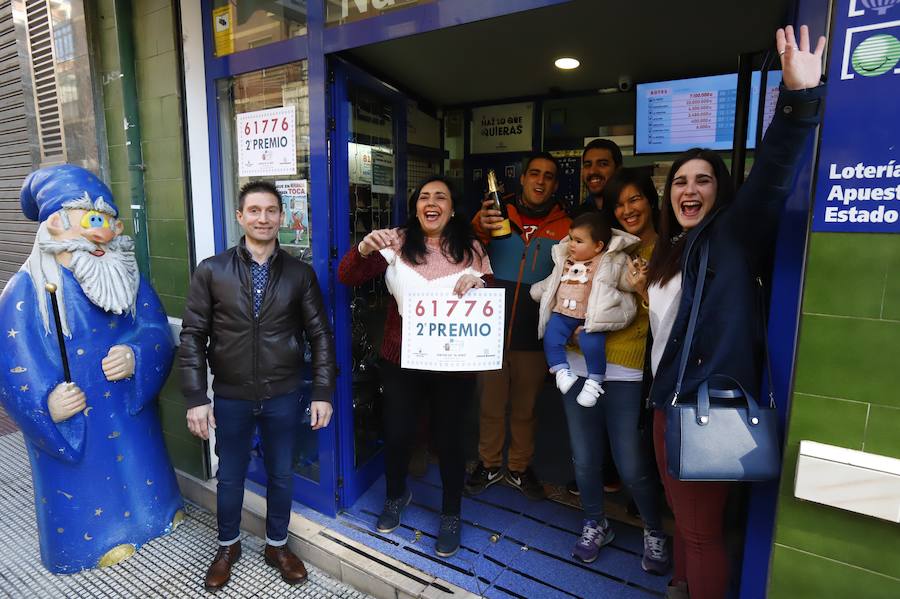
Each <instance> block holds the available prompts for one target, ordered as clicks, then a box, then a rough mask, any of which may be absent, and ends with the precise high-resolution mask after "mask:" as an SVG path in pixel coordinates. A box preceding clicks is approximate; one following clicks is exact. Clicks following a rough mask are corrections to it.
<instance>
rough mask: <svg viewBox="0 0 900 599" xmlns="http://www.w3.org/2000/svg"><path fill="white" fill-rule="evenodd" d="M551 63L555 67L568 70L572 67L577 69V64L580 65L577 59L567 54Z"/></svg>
mask: <svg viewBox="0 0 900 599" xmlns="http://www.w3.org/2000/svg"><path fill="white" fill-rule="evenodd" d="M553 64H555V65H556V68H557V69H562V70H564V71H570V70H572V69H577V68H578V67H579V66H581V63H580V62H578V59H576V58H570V57H568V56H566V57H563V58H557V59H556V62H554V63H553Z"/></svg>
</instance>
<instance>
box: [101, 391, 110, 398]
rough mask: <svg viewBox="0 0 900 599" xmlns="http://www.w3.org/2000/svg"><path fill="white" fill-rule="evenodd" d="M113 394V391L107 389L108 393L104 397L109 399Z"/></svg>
mask: <svg viewBox="0 0 900 599" xmlns="http://www.w3.org/2000/svg"><path fill="white" fill-rule="evenodd" d="M111 395H112V393H110V392H109V391H107V392H106V393H104V394H103V397H105V398H106V399H109V398H110V396H111Z"/></svg>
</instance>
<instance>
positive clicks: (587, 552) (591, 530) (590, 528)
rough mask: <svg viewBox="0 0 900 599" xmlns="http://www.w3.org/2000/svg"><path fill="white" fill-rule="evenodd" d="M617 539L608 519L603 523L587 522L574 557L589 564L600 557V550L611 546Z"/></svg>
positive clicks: (573, 553) (576, 544)
mask: <svg viewBox="0 0 900 599" xmlns="http://www.w3.org/2000/svg"><path fill="white" fill-rule="evenodd" d="M614 538H616V533H614V532H613V530H612V528H610V527H609V522H607V520H606V518H604V519H603V521H602V522H597V521H596V520H585V521H584V527H583V528H582V529H581V538H580V539H578V542H577V543H575V549H573V550H572V557H574V558H575V559H577V560H578V561H581V562H584V563H585V564H589V563H591V562H592V561H594V560H595V559H597V556H598V555H600V548H601V547H603V546H605V545H609V544H610V543H611V542H612V540H613V539H614Z"/></svg>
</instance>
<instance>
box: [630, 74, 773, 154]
mask: <svg viewBox="0 0 900 599" xmlns="http://www.w3.org/2000/svg"><path fill="white" fill-rule="evenodd" d="M780 82H781V71H769V72H768V73H767V75H766V93H765V96H764V98H765V100H764V101H765V105H764V109H765V111H764V113H763V132H765V128H766V127H768V126H769V123H770V122H771V121H772V115H773V113H774V110H775V103H776V102H777V100H778V84H779V83H780ZM759 83H760V73H759V71H754V72H753V76H752V79H751V90H750V119H749V123H748V127H747V148H754V147H756V129H757V121H758V109H759V100H760V97H761V96H760V90H759ZM636 95H637V119H636V121H637V122H636V123H635V134H634V150H635V153H636V154H660V153H672V152H682V151H684V150H687V149H689V148H694V147H702V148H712V149H714V150H730V149H731V146H732V145H733V141H734V103H735V99H736V97H737V74H736V73H732V74H730V75H712V76H709V77H695V78H693V79H677V80H673V81H660V82H657V83H639V84H638V85H637V87H636Z"/></svg>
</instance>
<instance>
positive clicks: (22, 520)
mask: <svg viewBox="0 0 900 599" xmlns="http://www.w3.org/2000/svg"><path fill="white" fill-rule="evenodd" d="M4 421H6V424H9V423H8V420H7V418H6V414H4V413H3V412H2V409H0V425H3V426H0V428H2V431H0V597H23V598H24V597H27V598H29V599H31V598H34V597H40V598H41V599H52V598H56V597H65V598H75V597H78V598H81V597H84V598H90V599H96V598H101V597H103V598H105V597H114V598H116V599H119V598H126V597H140V598H145V597H154V598H159V597H162V598H166V599H168V598H178V599H181V598H183V597H184V598H187V597H213V596H215V597H216V598H220V597H221V598H231V597H234V598H238V597H239V598H242V599H243V598H246V597H265V598H269V597H272V598H277V597H317V598H318V597H323V598H340V599H357V598H359V599H362V598H366V597H369V595H366V594H364V593H361V592H359V591H357V590H355V589H353V588H352V587H350V586H348V585H346V584H344V583H342V582H340V581H338V580H336V579H334V578H331V577H330V576H329V575H328V574H326V573H324V572H322V571H321V570H319V569H317V568H315V567H313V566H311V565H310V564H309V563H307V568H308V570H309V580H307V582H306V583H305V584H303V585H300V586H297V587H292V586H291V585H289V584H287V583H285V582H283V581H282V580H281V578H280V577H279V576H278V574H277V572H276V571H275V570H274V569H273V568H272V567H270V566H268V565H266V564H265V562H264V561H263V557H262V550H263V548H264V546H265V541H264V540H263V539H260V538H258V537H255V536H252V535H247V534H244V533H242V535H241V542H242V544H243V555H242V557H241V559H240V561H239V562H238V563H237V564H236V565H235V568H234V571H233V573H232V579H231V582H230V583H229V584H228V586H227V587H225V588H224V589H223V590H221V591H219V592H218V593H216V594H215V595H213V594H211V593H208V592H207V591H206V590H205V589H204V588H203V577H204V575H205V573H206V568H207V566H208V565H209V561H210V560H211V559H212V557H213V553H214V549H215V546H216V519H215V516H214V515H212V514H211V513H209V512H207V511H204V510H203V509H201V508H199V507H197V506H195V505H193V504H190V503H188V504H186V506H185V507H186V510H185V516H186V517H185V520H184V522H183V523H182V524H181V525H180V526H179V527H178V528H177V529H176V530H175V531H174V532H173V533H172V534H169V535H167V536H165V537H161V538H158V539H154V540H153V541H151V542H149V543H147V544H146V545H144V546H143V547H142V548H141V549H140V551H138V552H137V553H136V554H135V555H134V556H133V557H132V558H130V559H128V560H126V561H124V562H122V563H121V564H118V565H115V566H112V567H109V568H103V569H97V570H88V571H85V572H81V573H79V574H72V575H67V576H58V575H54V574H51V573H49V572H47V570H45V569H44V567H43V565H42V564H41V561H40V549H39V547H38V538H37V526H36V524H35V514H34V496H33V491H32V486H31V472H30V468H29V465H28V456H27V454H26V453H25V445H24V442H23V439H22V434H21V433H20V432H8V431H9V429H11V428H13V427H11V426H5V425H4Z"/></svg>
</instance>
